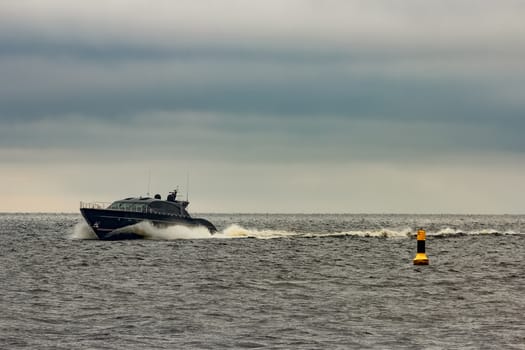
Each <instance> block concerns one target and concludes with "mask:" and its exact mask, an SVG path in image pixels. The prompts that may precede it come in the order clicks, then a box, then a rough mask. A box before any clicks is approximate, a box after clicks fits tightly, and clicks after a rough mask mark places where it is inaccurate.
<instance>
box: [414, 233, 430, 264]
mask: <svg viewBox="0 0 525 350" xmlns="http://www.w3.org/2000/svg"><path fill="white" fill-rule="evenodd" d="M425 237H426V233H425V230H418V231H417V254H416V257H415V258H414V265H428V256H427V254H426V253H425Z"/></svg>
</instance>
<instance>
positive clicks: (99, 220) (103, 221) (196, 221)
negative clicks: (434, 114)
mask: <svg viewBox="0 0 525 350" xmlns="http://www.w3.org/2000/svg"><path fill="white" fill-rule="evenodd" d="M80 212H81V213H82V216H83V217H84V219H85V220H86V222H87V223H88V225H89V226H90V227H91V228H92V229H93V231H94V232H95V234H96V235H97V237H98V238H99V239H102V240H121V239H141V238H144V236H143V235H142V234H140V233H137V232H136V230H135V229H134V228H133V225H136V224H138V223H141V222H145V221H147V222H150V223H151V224H152V225H153V226H156V227H168V226H175V225H182V226H187V227H199V226H200V227H205V228H206V229H208V231H209V232H210V233H212V234H213V233H215V232H217V229H216V228H215V226H214V225H213V224H212V223H211V222H209V221H208V220H205V219H200V218H192V217H187V216H179V215H169V214H155V213H142V212H130V211H121V210H109V209H93V208H82V209H80Z"/></svg>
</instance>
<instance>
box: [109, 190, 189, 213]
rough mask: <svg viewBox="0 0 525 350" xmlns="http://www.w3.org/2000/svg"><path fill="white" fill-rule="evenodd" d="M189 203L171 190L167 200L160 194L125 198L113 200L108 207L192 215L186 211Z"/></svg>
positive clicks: (141, 211)
mask: <svg viewBox="0 0 525 350" xmlns="http://www.w3.org/2000/svg"><path fill="white" fill-rule="evenodd" d="M188 204H189V202H188V201H178V200H176V192H175V193H173V192H170V194H169V195H168V198H167V200H162V199H160V195H155V197H154V198H150V197H139V198H125V199H121V200H118V201H115V202H113V203H112V204H111V205H110V206H109V207H108V208H107V209H113V210H123V211H132V212H140V213H154V214H166V215H179V216H190V215H189V214H188V212H187V211H186V207H187V206H188Z"/></svg>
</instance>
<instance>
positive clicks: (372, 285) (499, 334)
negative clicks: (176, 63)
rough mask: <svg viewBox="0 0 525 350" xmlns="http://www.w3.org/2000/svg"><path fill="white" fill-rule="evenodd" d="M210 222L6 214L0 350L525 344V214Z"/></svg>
mask: <svg viewBox="0 0 525 350" xmlns="http://www.w3.org/2000/svg"><path fill="white" fill-rule="evenodd" d="M199 216H202V217H205V218H207V219H209V220H210V221H211V222H213V223H214V224H215V225H216V226H217V228H218V229H219V233H217V234H215V235H210V234H209V233H208V232H207V231H206V230H203V229H199V228H196V229H188V228H185V227H170V228H165V229H157V228H155V227H153V226H151V225H149V224H147V223H144V224H140V225H139V226H138V227H136V229H137V232H140V233H141V234H142V235H143V237H144V239H143V240H132V241H99V240H98V239H96V236H94V235H93V233H92V232H91V231H90V229H89V227H88V226H87V225H86V224H85V223H84V222H83V220H82V218H81V217H80V216H79V215H72V214H0V266H1V269H0V282H1V284H0V348H1V349H247V348H250V349H253V348H264V349H497V348H498V349H525V298H524V294H525V293H524V292H525V277H524V266H525V263H524V257H525V234H524V232H525V217H524V216H475V215H474V216H466V215H327V214H323V215H248V214H242V215H241V214H221V215H219V214H214V215H211V214H210V215H205V214H202V215H199ZM419 228H423V229H425V230H427V242H426V246H427V255H428V256H429V259H430V265H429V266H414V265H413V264H412V259H413V258H414V256H415V253H416V240H415V234H416V232H417V229H419Z"/></svg>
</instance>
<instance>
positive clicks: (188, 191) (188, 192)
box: [186, 171, 190, 202]
mask: <svg viewBox="0 0 525 350" xmlns="http://www.w3.org/2000/svg"><path fill="white" fill-rule="evenodd" d="M189 197H190V172H189V171H187V172H186V202H188V201H189V200H188V198H189Z"/></svg>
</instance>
